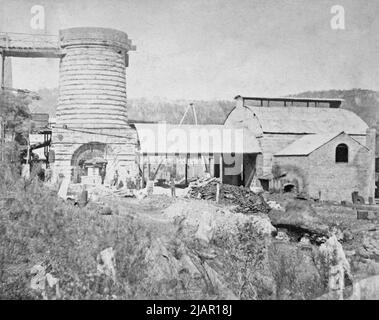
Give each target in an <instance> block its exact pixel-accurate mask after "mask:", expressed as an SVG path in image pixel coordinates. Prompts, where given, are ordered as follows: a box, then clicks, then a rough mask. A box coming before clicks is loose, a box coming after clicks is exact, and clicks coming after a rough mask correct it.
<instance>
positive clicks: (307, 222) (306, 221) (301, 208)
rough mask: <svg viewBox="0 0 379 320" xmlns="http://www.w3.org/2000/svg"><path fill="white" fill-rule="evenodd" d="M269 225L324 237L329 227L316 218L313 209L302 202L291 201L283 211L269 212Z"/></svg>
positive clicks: (305, 202)
mask: <svg viewBox="0 0 379 320" xmlns="http://www.w3.org/2000/svg"><path fill="white" fill-rule="evenodd" d="M269 217H270V220H271V223H272V224H273V225H274V226H275V227H277V228H287V229H290V230H294V231H296V230H298V231H300V232H304V233H309V234H317V235H320V236H325V235H328V234H329V227H328V226H327V225H326V224H324V223H323V222H322V221H321V220H320V218H318V216H317V214H316V211H315V210H314V209H313V207H312V206H311V205H310V204H309V203H308V202H307V201H303V200H292V201H290V202H288V203H287V205H286V207H285V211H284V212H283V211H279V210H275V209H273V210H271V211H270V212H269Z"/></svg>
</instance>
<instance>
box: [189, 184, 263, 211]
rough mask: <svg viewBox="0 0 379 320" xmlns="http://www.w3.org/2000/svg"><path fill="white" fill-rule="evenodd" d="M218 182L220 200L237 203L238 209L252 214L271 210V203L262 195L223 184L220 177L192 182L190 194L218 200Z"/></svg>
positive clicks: (199, 197)
mask: <svg viewBox="0 0 379 320" xmlns="http://www.w3.org/2000/svg"><path fill="white" fill-rule="evenodd" d="M218 184H219V187H220V196H219V197H220V201H221V202H224V203H227V204H233V205H236V211H238V212H242V213H244V214H251V213H258V212H261V213H267V212H268V211H269V210H270V207H269V205H268V204H267V203H266V202H265V200H264V199H263V197H262V196H260V195H257V194H255V193H254V192H252V191H251V190H249V189H248V188H244V187H242V186H241V187H237V186H233V185H228V184H221V183H220V180H219V179H218V178H208V179H199V180H197V181H194V182H191V183H190V185H189V191H188V194H189V196H190V197H192V198H197V199H203V200H216V197H217V185H218Z"/></svg>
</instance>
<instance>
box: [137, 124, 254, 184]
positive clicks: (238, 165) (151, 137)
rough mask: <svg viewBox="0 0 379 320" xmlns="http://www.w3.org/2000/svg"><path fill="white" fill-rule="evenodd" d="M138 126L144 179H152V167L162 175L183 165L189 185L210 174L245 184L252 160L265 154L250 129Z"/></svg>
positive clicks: (209, 126) (197, 126)
mask: <svg viewBox="0 0 379 320" xmlns="http://www.w3.org/2000/svg"><path fill="white" fill-rule="evenodd" d="M134 127H135V128H136V132H137V136H138V154H139V160H138V162H139V165H140V168H141V171H142V172H143V173H144V174H143V175H144V176H146V175H147V176H150V177H151V171H152V169H153V168H152V165H154V169H153V171H154V172H156V173H158V171H159V170H160V169H161V168H164V167H165V166H166V167H167V164H168V163H171V164H173V163H174V164H175V171H177V170H176V169H178V170H179V166H180V165H182V167H183V168H184V170H182V171H183V172H184V178H185V180H186V182H187V180H188V179H189V178H196V177H199V176H201V175H205V174H210V175H213V176H216V177H221V179H222V180H223V181H224V182H230V183H236V184H241V183H243V182H244V181H245V180H246V179H248V177H249V174H250V171H251V170H250V171H249V168H250V166H251V163H252V161H254V159H255V158H256V156H257V155H258V154H259V153H261V149H260V146H259V143H258V141H257V139H256V138H255V135H254V133H253V132H251V131H250V130H249V129H247V128H233V127H225V126H223V125H173V124H166V123H152V124H151V123H150V124H149V123H135V124H134ZM244 162H245V164H246V165H245V166H244ZM220 163H222V165H221V166H220ZM145 166H147V174H145V172H146V168H145ZM195 167H196V168H195ZM170 170H171V171H172V168H171V169H170ZM188 172H190V173H191V172H192V174H190V175H188ZM175 175H177V174H176V173H175ZM153 176H154V174H153Z"/></svg>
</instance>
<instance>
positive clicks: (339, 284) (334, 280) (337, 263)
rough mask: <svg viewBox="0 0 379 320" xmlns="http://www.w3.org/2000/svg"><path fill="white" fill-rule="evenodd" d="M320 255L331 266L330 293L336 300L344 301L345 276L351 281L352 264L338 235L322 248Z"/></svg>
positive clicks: (333, 236)
mask: <svg viewBox="0 0 379 320" xmlns="http://www.w3.org/2000/svg"><path fill="white" fill-rule="evenodd" d="M320 253H321V254H322V255H323V256H324V257H325V258H326V261H327V263H328V265H329V293H330V294H331V296H332V297H335V298H336V299H340V300H342V299H343V291H344V289H345V275H347V277H348V278H349V279H351V272H350V264H349V261H348V260H347V259H346V255H345V252H344V250H343V248H342V245H341V244H340V243H339V242H338V240H337V237H336V235H334V234H333V235H332V236H331V237H330V238H329V239H328V240H327V241H326V242H325V243H323V244H322V245H321V246H320Z"/></svg>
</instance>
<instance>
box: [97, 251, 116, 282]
mask: <svg viewBox="0 0 379 320" xmlns="http://www.w3.org/2000/svg"><path fill="white" fill-rule="evenodd" d="M96 260H97V274H98V275H106V276H108V277H111V278H112V279H113V281H116V259H115V252H114V250H113V248H111V247H109V248H107V249H104V250H103V251H101V252H100V253H99V254H98V255H97V259H96Z"/></svg>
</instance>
